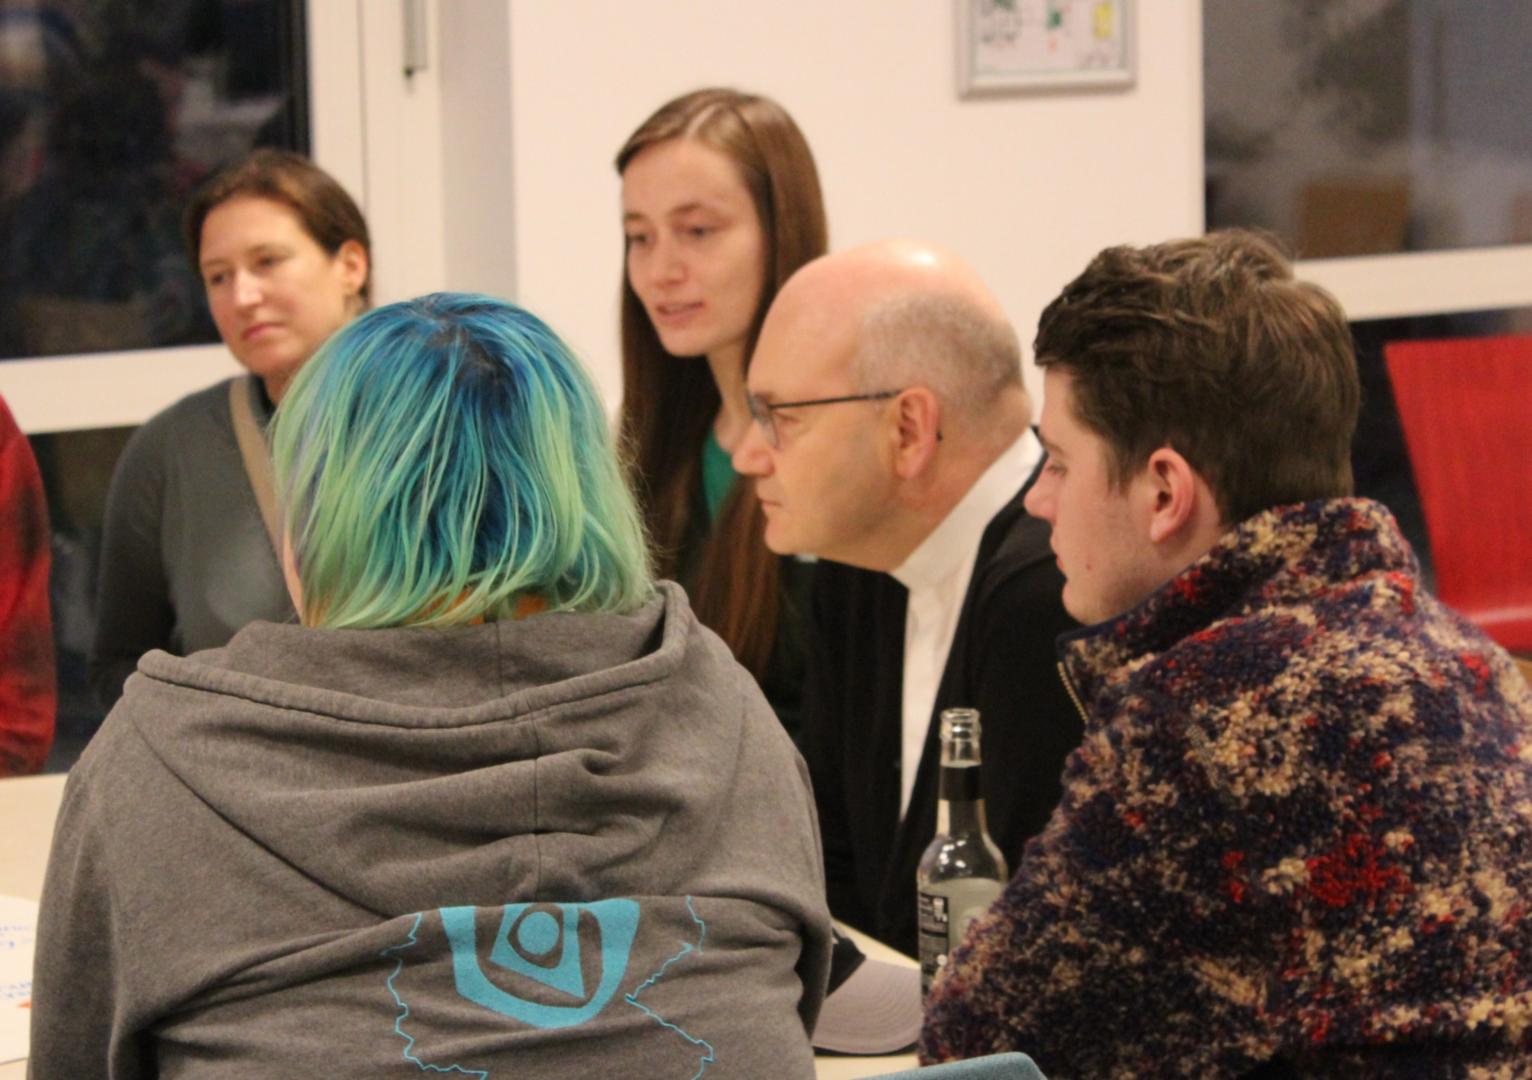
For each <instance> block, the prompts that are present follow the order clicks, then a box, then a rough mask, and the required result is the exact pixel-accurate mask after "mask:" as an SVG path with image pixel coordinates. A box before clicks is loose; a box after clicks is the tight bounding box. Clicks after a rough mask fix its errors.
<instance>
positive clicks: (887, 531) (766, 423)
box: [734, 242, 1081, 953]
mask: <svg viewBox="0 0 1532 1080" xmlns="http://www.w3.org/2000/svg"><path fill="white" fill-rule="evenodd" d="M748 390H749V394H748V398H749V404H750V411H751V415H752V416H753V417H754V419H755V423H754V424H753V425H752V426H751V430H750V431H749V433H748V434H747V435H746V436H745V438H744V440H743V441H742V442H741V443H740V444H739V446H738V447H737V448H736V450H735V453H734V466H735V468H736V469H737V470H738V471H739V472H740V473H742V474H744V475H747V476H750V477H753V478H754V483H755V492H756V495H757V496H758V497H759V498H760V500H761V504H762V508H763V510H764V512H765V516H766V544H767V546H768V547H770V548H771V549H772V550H773V551H776V552H778V553H780V554H806V555H814V556H817V557H818V558H819V559H820V560H821V562H820V565H819V567H818V569H817V572H816V575H815V581H814V611H813V619H812V634H813V640H812V642H811V651H810V671H809V684H808V687H807V689H806V694H805V715H804V730H803V753H804V757H805V758H806V759H807V761H808V764H809V771H810V773H811V774H812V776H813V781H814V791H815V797H816V799H817V800H818V804H819V815H820V827H821V830H822V832H823V834H824V846H825V864H826V873H827V877H828V887H829V894H830V908H831V911H832V912H833V913H834V914H835V915H836V916H837V917H839V918H841V919H844V920H845V921H847V922H849V923H851V924H852V925H854V926H856V927H858V928H859V929H862V930H864V931H866V932H868V933H870V934H872V935H874V936H876V937H878V938H879V939H881V940H882V941H884V942H886V943H888V944H890V945H892V946H894V947H895V948H897V949H900V950H902V951H904V952H906V953H914V952H915V949H916V931H915V926H916V923H915V866H916V863H917V862H918V861H919V858H920V853H921V851H922V850H923V849H924V848H925V846H926V844H927V843H928V842H929V841H930V839H931V837H932V835H933V834H934V832H935V829H936V779H937V766H938V762H939V753H940V747H939V742H938V737H937V725H936V722H935V721H936V718H937V717H938V716H939V715H940V713H941V710H943V709H946V708H951V707H954V706H968V707H973V708H977V709H979V711H980V714H981V719H982V723H983V746H982V750H983V762H984V764H983V789H984V794H985V797H986V799H987V801H988V810H989V826H990V832H991V834H992V835H993V836H994V838H995V841H996V842H997V843H998V844H999V845H1000V848H1001V850H1002V851H1003V852H1004V853H1005V856H1006V858H1007V860H1008V861H1009V863H1010V865H1011V866H1015V865H1016V863H1017V861H1018V860H1019V857H1020V855H1021V848H1022V845H1023V844H1024V843H1025V842H1026V840H1027V838H1028V837H1030V836H1032V835H1033V834H1034V833H1036V832H1037V831H1039V830H1040V829H1041V828H1042V826H1043V824H1044V823H1045V822H1046V821H1047V820H1048V816H1049V814H1050V813H1051V812H1052V809H1053V807H1054V805H1055V804H1056V803H1057V801H1058V798H1059V792H1060V772H1061V769H1062V767H1063V762H1064V758H1065V757H1066V756H1067V755H1068V753H1069V751H1070V750H1072V749H1073V748H1074V747H1075V746H1076V745H1078V743H1079V740H1080V723H1081V721H1080V716H1079V713H1078V712H1077V710H1076V709H1075V707H1074V705H1073V704H1072V703H1071V701H1070V699H1069V697H1068V695H1067V692H1066V690H1065V688H1064V685H1063V683H1062V681H1061V680H1060V677H1059V675H1058V671H1057V657H1056V654H1055V651H1054V641H1055V638H1056V637H1057V636H1058V635H1059V634H1060V633H1062V632H1064V631H1066V630H1068V629H1071V628H1072V627H1073V626H1074V623H1073V622H1072V621H1071V620H1070V618H1069V616H1068V615H1066V614H1065V612H1064V609H1063V606H1062V604H1061V602H1060V599H1059V597H1060V590H1061V586H1062V578H1061V577H1060V574H1059V571H1058V567H1057V565H1056V563H1055V561H1054V558H1053V553H1052V552H1051V550H1050V549H1049V545H1048V537H1049V532H1048V526H1047V525H1046V524H1045V523H1044V522H1042V521H1039V520H1037V519H1035V518H1033V517H1031V516H1029V515H1028V514H1027V512H1026V510H1025V509H1024V508H1023V506H1022V498H1023V497H1024V496H1025V494H1026V493H1027V491H1028V489H1029V488H1030V486H1031V484H1032V483H1033V481H1034V480H1035V479H1036V476H1037V473H1038V470H1039V468H1040V467H1041V464H1042V459H1043V452H1042V447H1041V445H1040V444H1039V443H1038V441H1037V437H1036V435H1035V434H1034V433H1033V431H1032V429H1031V427H1030V423H1031V414H1032V407H1031V402H1030V401H1029V400H1028V397H1027V392H1026V389H1025V387H1024V386H1023V384H1022V381H1021V356H1020V349H1019V347H1018V344H1017V340H1016V333H1015V331H1014V330H1013V329H1012V327H1011V325H1010V323H1009V321H1008V320H1007V319H1006V316H1005V313H1004V311H1003V310H1002V309H1001V307H1000V305H999V303H998V302H997V301H996V300H995V298H994V296H993V295H991V293H990V292H989V290H988V289H987V288H986V287H985V285H984V283H983V282H982V281H981V280H980V279H979V277H978V275H977V274H976V273H975V272H974V271H973V270H972V269H971V268H970V267H968V266H966V265H965V264H963V263H962V262H961V261H959V260H958V259H956V258H955V257H953V256H952V255H951V254H949V253H947V252H944V251H941V250H938V249H935V248H931V247H928V246H925V245H920V244H915V243H909V242H884V243H878V244H872V245H867V246H864V247H859V248H854V249H851V250H849V251H845V252H840V253H837V254H833V255H828V256H825V257H823V258H820V259H818V260H815V261H814V262H812V263H810V264H808V265H807V266H805V267H803V269H801V270H799V271H798V273H797V274H795V275H794V276H793V277H792V278H791V279H790V280H789V281H788V283H787V284H786V285H785V286H784V287H783V289H782V291H781V292H780V293H779V294H778V296H777V299H776V301H775V303H774V304H773V305H772V307H771V310H770V311H769V312H768V313H767V316H766V321H765V323H764V324H763V326H762V328H761V334H760V339H759V341H758V343H757V346H756V350H755V353H754V355H753V357H752V359H751V364H750V371H749V375H748Z"/></svg>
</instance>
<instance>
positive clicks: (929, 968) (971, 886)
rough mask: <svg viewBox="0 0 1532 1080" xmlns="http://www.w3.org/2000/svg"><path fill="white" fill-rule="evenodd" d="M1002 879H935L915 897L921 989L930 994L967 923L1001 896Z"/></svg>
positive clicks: (966, 927)
mask: <svg viewBox="0 0 1532 1080" xmlns="http://www.w3.org/2000/svg"><path fill="white" fill-rule="evenodd" d="M1000 888H1001V885H1000V882H998V881H992V880H990V879H989V878H953V879H951V880H948V881H934V882H931V883H930V884H929V885H927V886H926V887H925V888H923V889H921V890H920V891H919V893H918V895H917V899H916V920H917V925H918V933H919V942H920V992H921V993H922V994H925V993H927V992H928V991H929V990H930V989H931V983H932V982H933V981H934V980H935V979H936V975H937V972H939V971H941V969H942V968H944V967H946V966H947V957H948V956H950V955H951V954H952V950H953V949H956V948H957V947H958V944H959V942H961V941H962V940H963V935H964V934H965V933H967V931H968V926H969V924H970V923H972V922H973V921H974V920H975V919H977V918H978V917H979V916H980V915H983V914H984V912H985V911H986V910H988V908H989V906H990V905H991V904H993V903H994V902H995V898H996V897H997V896H999V895H1000Z"/></svg>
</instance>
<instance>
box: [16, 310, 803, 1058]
mask: <svg viewBox="0 0 1532 1080" xmlns="http://www.w3.org/2000/svg"><path fill="white" fill-rule="evenodd" d="M272 452H273V460H274V464H275V480H276V490H277V504H278V506H279V507H280V509H281V512H282V516H283V523H284V527H285V536H286V544H285V549H286V550H285V552H284V556H285V557H284V563H285V570H286V575H287V579H288V585H289V589H290V591H291V592H292V595H293V602H294V606H295V608H296V610H297V611H298V613H299V615H300V624H299V625H290V624H278V623H269V622H256V623H253V624H251V625H249V626H247V627H245V628H244V629H243V630H241V631H240V632H239V633H238V634H236V635H235V637H234V638H233V640H232V641H230V643H229V644H228V646H227V647H225V648H222V649H216V650H209V651H206V652H200V653H195V654H193V655H191V656H188V657H184V658H183V657H175V656H171V655H169V654H167V653H163V652H155V653H151V654H149V655H148V656H146V657H145V658H144V659H143V661H142V663H141V664H140V667H139V671H138V673H137V674H136V675H135V676H134V677H133V678H131V679H130V680H129V681H128V684H127V687H126V691H125V693H124V696H123V697H122V699H121V700H120V701H119V703H118V705H117V706H116V708H115V709H114V710H113V711H112V713H111V715H110V716H109V717H108V719H107V721H106V723H105V725H104V726H103V728H102V730H101V732H100V734H98V735H97V736H96V738H95V739H94V740H93V741H92V743H91V745H90V747H89V748H88V749H87V751H86V753H85V755H84V757H82V759H81V760H80V763H79V764H78V765H77V766H76V767H75V769H74V770H73V772H72V773H71V774H70V778H69V782H68V786H67V789H66V792H65V797H64V806H63V809H62V811H61V814H60V817H59V823H58V827H57V831H56V834H55V838H54V849H53V854H52V858H51V861H50V864H49V870H48V877H47V882H46V885H45V887H44V894H43V901H42V915H41V919H40V924H39V930H38V941H37V961H36V972H35V978H34V987H33V992H34V996H33V1032H32V1061H31V1068H32V1075H34V1076H38V1077H54V1076H71V1077H72V1076H87V1075H111V1076H122V1077H128V1076H140V1075H154V1074H157V1073H159V1072H176V1071H181V1070H186V1069H194V1068H197V1067H201V1066H204V1065H206V1066H211V1063H213V1062H217V1066H216V1068H217V1070H218V1073H219V1075H220V1076H230V1077H243V1076H251V1077H254V1076H272V1075H296V1074H297V1073H299V1072H300V1071H302V1072H307V1071H313V1070H316V1069H320V1068H324V1069H328V1070H331V1071H334V1070H338V1071H341V1072H344V1073H346V1074H348V1075H366V1076H386V1075H391V1074H392V1072H395V1071H397V1072H399V1074H400V1075H405V1074H406V1073H408V1074H411V1075H413V1074H415V1073H418V1072H420V1071H422V1070H425V1071H431V1072H444V1073H447V1072H450V1073H454V1074H463V1075H469V1076H487V1075H490V1074H492V1073H493V1074H498V1073H499V1072H500V1071H501V1070H505V1071H506V1072H507V1074H509V1071H510V1070H511V1068H512V1067H514V1072H515V1074H516V1075H517V1076H520V1077H546V1076H555V1075H558V1076H566V1075H574V1074H578V1073H581V1072H583V1071H595V1070H596V1069H597V1068H598V1065H597V1064H596V1063H597V1062H601V1063H606V1062H611V1061H621V1062H622V1063H623V1064H622V1071H624V1072H625V1073H627V1074H630V1075H641V1076H646V1077H651V1076H653V1077H664V1076H675V1077H678V1078H679V1077H693V1076H704V1075H707V1074H709V1073H710V1072H712V1071H714V1070H717V1071H718V1072H719V1074H720V1075H723V1074H727V1075H740V1076H766V1075H770V1076H785V1077H795V1076H798V1077H810V1076H812V1075H813V1072H814V1065H813V1057H812V1051H811V1049H810V1046H809V1037H808V1032H809V1031H810V1030H811V1029H812V1027H813V1025H814V1022H815V1019H816V1017H817V1015H818V1012H819V1008H820V1005H821V1002H822V1000H823V996H824V984H825V979H826V975H827V968H828V963H829V952H830V924H829V914H828V911H827V908H826V906H825V901H824V880H823V871H822V861H821V855H820V850H819V845H818V831H817V825H816V822H815V816H814V807H813V801H812V797H811V794H810V791H809V786H808V779H807V774H806V772H805V770H804V767H803V764H802V761H801V759H799V758H798V756H797V753H796V751H795V750H794V749H793V746H792V743H791V741H790V739H789V738H788V736H787V734H786V733H785V732H784V731H783V729H782V727H781V725H780V724H779V723H778V722H777V720H776V718H775V716H774V715H773V713H772V711H771V709H770V707H769V706H768V705H767V704H766V701H765V699H764V698H763V697H762V695H761V692H760V690H759V688H758V687H757V686H756V684H755V682H754V681H753V680H752V679H751V678H750V676H749V674H748V673H747V672H746V671H745V669H744V668H742V667H741V666H740V665H739V664H738V662H737V661H735V659H734V658H733V656H732V655H731V653H730V652H729V650H728V648H727V647H726V646H725V645H724V644H723V643H722V642H721V641H720V640H719V639H718V638H717V637H716V636H715V635H714V634H713V633H712V632H711V631H710V630H707V629H706V628H704V627H703V626H702V625H701V624H700V623H699V622H698V621H697V619H696V618H695V616H693V614H692V613H691V610H690V609H689V607H688V605H687V601H686V597H685V594H684V592H682V590H681V589H680V588H679V587H677V586H676V585H674V584H672V583H669V582H656V581H654V580H653V578H652V575H651V572H650V569H649V556H648V551H647V545H646V542H645V537H644V532H643V528H642V526H641V524H640V519H639V515H638V511H637V509H636V507H635V504H634V502H633V498H632V496H631V495H630V494H629V492H628V490H627V488H626V486H625V485H624V481H623V470H622V467H621V464H620V462H619V460H618V458H617V454H616V453H615V451H614V447H613V444H612V438H611V435H610V434H609V432H608V428H607V424H606V420H605V416H604V414H603V411H602V409H601V406H600V402H599V400H598V397H597V394H596V391H595V388H594V386H593V384H592V382H591V380H590V378H589V377H588V375H587V374H586V373H585V371H584V370H583V369H582V368H581V366H580V364H579V363H578V361H577V360H576V359H575V357H574V356H573V355H572V354H571V352H570V350H569V349H568V347H567V346H565V344H564V343H563V342H562V341H561V340H560V339H559V337H558V336H557V335H556V334H555V333H554V332H553V331H552V330H550V329H549V328H548V327H547V326H546V325H545V324H544V323H543V322H542V321H541V320H539V319H538V318H537V317H536V316H534V315H532V314H531V313H529V312H527V311H525V310H523V309H521V308H518V307H516V306H514V305H512V304H508V303H505V302H503V301H499V300H494V299H491V298H488V297H483V296H472V295H462V294H449V293H441V294H436V295H433V296H427V297H424V298H421V299H419V300H414V301H409V302H406V303H400V304H392V305H389V306H387V307H383V308H379V309H377V310H376V311H373V312H371V313H370V314H367V315H363V316H361V317H360V318H358V319H356V320H355V321H353V322H352V323H350V324H349V325H348V326H346V327H345V328H344V329H342V330H341V331H339V332H338V333H336V334H335V335H334V336H333V337H332V338H331V339H330V340H329V341H328V342H327V343H326V344H325V345H324V346H323V347H322V348H321V349H320V351H319V352H318V353H317V354H316V355H315V357H314V358H313V359H312V360H310V361H309V363H307V364H306V365H305V366H304V367H303V368H302V370H301V371H299V372H298V374H297V375H296V376H295V378H294V380H293V382H292V385H291V386H290V387H289V389H288V391H287V393H286V394H285V396H284V398H283V400H282V403H281V406H280V407H279V409H278V410H277V414H276V418H275V420H274V422H273V427H272ZM582 1063H584V1064H583V1065H582ZM587 1065H588V1066H589V1068H588V1069H587V1068H586V1066H587ZM601 1067H604V1065H603V1066H601Z"/></svg>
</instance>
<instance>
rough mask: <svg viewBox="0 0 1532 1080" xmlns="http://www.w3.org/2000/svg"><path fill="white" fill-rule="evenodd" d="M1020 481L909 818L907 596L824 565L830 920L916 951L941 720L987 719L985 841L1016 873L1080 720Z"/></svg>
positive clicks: (820, 749) (1051, 580) (972, 602)
mask: <svg viewBox="0 0 1532 1080" xmlns="http://www.w3.org/2000/svg"><path fill="white" fill-rule="evenodd" d="M1030 486H1031V481H1030V480H1029V481H1028V483H1027V485H1025V486H1023V488H1022V489H1021V491H1019V492H1018V493H1017V494H1016V497H1015V498H1014V499H1012V500H1011V501H1010V502H1009V503H1008V504H1007V505H1006V506H1005V508H1004V509H1002V510H1001V511H1000V512H999V513H998V514H996V515H995V517H994V518H993V519H992V520H991V521H990V523H989V526H988V527H987V528H986V529H985V531H984V536H983V538H982V539H981V541H980V543H979V554H978V559H977V560H976V562H975V564H974V572H973V577H972V579H971V580H970V581H969V584H968V592H967V595H966V596H965V597H964V599H963V610H962V613H961V615H960V616H959V619H958V625H957V632H956V634H955V636H954V637H953V641H952V650H951V652H950V653H949V654H948V657H947V666H946V668H945V669H944V670H943V672H942V679H941V684H940V686H939V687H938V689H937V693H936V703H935V706H934V708H933V710H932V724H931V727H930V730H929V731H928V732H927V735H926V744H925V750H924V753H923V755H922V757H921V763H920V770H919V773H918V775H917V777H916V780H915V788H914V791H913V792H912V794H911V796H910V806H909V812H908V813H907V814H906V816H905V818H904V821H903V822H902V823H901V822H900V820H899V779H900V729H901V726H902V715H903V705H902V698H903V681H904V676H903V671H904V624H905V602H906V599H907V596H908V592H907V591H906V589H905V588H904V586H903V585H901V584H899V582H898V581H896V580H895V579H894V578H892V577H890V576H889V575H887V574H881V573H875V572H872V571H867V570H858V569H855V568H853V567H849V566H843V565H841V564H838V563H832V562H822V563H820V564H819V567H818V571H817V574H816V579H815V582H814V597H813V608H814V614H813V626H812V634H813V648H811V649H810V654H809V683H808V689H807V693H806V695H805V716H804V731H803V736H802V738H803V753H804V757H805V758H806V759H807V761H808V765H809V772H810V775H811V776H812V777H813V781H814V794H815V797H816V799H817V800H818V803H819V824H820V829H821V831H822V832H823V834H824V847H825V870H826V878H827V887H828V889H829V897H830V910H831V912H832V913H833V914H834V915H835V916H836V917H837V918H839V919H843V920H844V921H846V922H848V923H851V924H852V925H853V926H856V927H857V928H858V929H861V930H865V931H866V932H868V933H870V934H872V935H873V936H875V937H877V938H878V939H880V940H881V941H884V942H886V943H887V944H889V945H891V946H893V947H894V948H896V949H899V950H900V951H902V952H904V953H907V954H910V955H913V954H914V953H915V949H916V940H915V867H916V864H917V863H918V862H919V861H920V853H921V852H922V851H923V850H924V849H925V847H926V845H927V844H928V843H929V842H930V840H931V837H932V836H933V835H934V834H935V831H936V773H937V765H938V763H939V759H940V753H941V747H940V740H939V736H938V725H937V724H936V723H935V719H936V718H937V717H938V716H939V715H940V714H941V710H943V709H946V708H951V707H953V706H971V707H974V708H977V709H978V710H979V712H980V720H981V722H982V724H983V733H982V744H981V749H982V752H983V769H982V782H983V788H984V795H985V799H986V802H987V807H988V813H989V830H990V834H991V835H992V836H993V837H994V838H995V842H996V843H997V844H999V845H1000V850H1001V851H1002V852H1004V853H1005V857H1006V861H1007V864H1008V865H1009V867H1010V868H1011V869H1012V870H1014V869H1015V868H1016V865H1017V863H1018V862H1019V861H1020V857H1021V849H1022V845H1023V844H1024V843H1025V842H1026V840H1027V838H1028V837H1030V836H1032V835H1034V834H1035V833H1037V832H1038V831H1039V830H1041V829H1042V827H1043V824H1044V823H1045V822H1046V821H1047V820H1048V816H1049V815H1050V814H1051V813H1052V812H1053V807H1054V806H1055V805H1056V804H1057V802H1058V800H1059V794H1060V780H1059V775H1060V772H1061V770H1062V768H1063V764H1064V758H1065V757H1066V756H1067V755H1068V753H1069V752H1070V751H1071V750H1073V749H1074V748H1075V747H1076V746H1078V745H1079V742H1080V716H1079V713H1078V711H1077V710H1076V709H1075V707H1074V705H1073V703H1072V702H1071V701H1070V700H1069V697H1068V694H1067V692H1066V691H1065V689H1064V685H1063V683H1062V681H1061V680H1060V678H1059V674H1058V669H1057V658H1056V654H1055V651H1054V641H1055V639H1056V638H1057V637H1058V635H1059V634H1061V633H1063V632H1064V631H1066V630H1069V629H1072V628H1073V627H1074V625H1075V624H1074V622H1073V620H1071V619H1070V618H1069V616H1068V615H1067V614H1065V612H1064V608H1063V604H1062V601H1061V593H1062V590H1063V578H1062V577H1061V575H1060V574H1059V571H1058V568H1057V566H1056V565H1055V563H1054V560H1053V553H1052V551H1051V550H1050V549H1049V547H1048V526H1047V524H1046V523H1045V522H1042V521H1040V520H1038V519H1037V518H1034V517H1032V516H1030V515H1029V514H1027V512H1026V511H1025V510H1024V509H1023V508H1022V504H1021V502H1022V497H1023V496H1024V495H1025V494H1026V491H1027V488H1028V487H1030Z"/></svg>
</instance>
